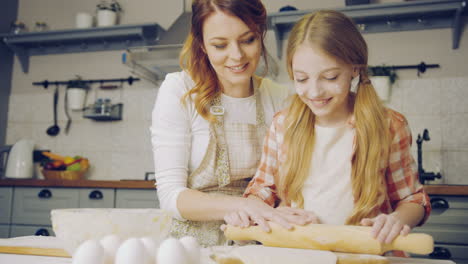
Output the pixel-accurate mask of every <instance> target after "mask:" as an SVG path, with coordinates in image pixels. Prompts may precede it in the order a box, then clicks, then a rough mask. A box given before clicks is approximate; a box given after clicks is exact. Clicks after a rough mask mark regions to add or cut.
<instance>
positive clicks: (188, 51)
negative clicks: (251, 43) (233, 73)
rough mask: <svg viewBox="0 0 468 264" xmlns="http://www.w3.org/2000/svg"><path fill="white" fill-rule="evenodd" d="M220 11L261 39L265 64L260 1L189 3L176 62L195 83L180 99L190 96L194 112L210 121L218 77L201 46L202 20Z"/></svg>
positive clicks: (203, 0) (204, 0) (263, 17)
mask: <svg viewBox="0 0 468 264" xmlns="http://www.w3.org/2000/svg"><path fill="white" fill-rule="evenodd" d="M216 11H221V12H224V13H226V14H229V15H232V16H235V17H238V18H239V19H240V20H242V21H243V22H244V23H245V24H246V25H247V26H248V27H249V28H250V30H252V31H253V32H254V33H256V34H257V35H258V36H259V37H260V40H261V45H262V51H263V59H264V60H265V64H266V50H265V44H264V42H263V40H264V38H265V34H266V30H267V25H266V17H267V14H266V10H265V7H264V6H263V4H262V2H261V1H260V0H194V1H193V2H192V25H191V30H190V33H189V36H188V37H187V40H186V41H185V44H184V47H183V48H182V52H181V55H180V65H181V67H182V69H183V70H185V71H187V72H188V74H189V75H190V77H191V78H192V80H193V81H194V82H195V86H194V87H193V88H192V89H191V90H190V91H188V92H187V93H186V94H185V96H184V97H183V98H182V102H184V103H185V101H186V99H187V97H191V96H192V95H195V97H194V103H195V108H196V109H197V112H198V113H199V114H200V115H201V116H202V117H203V118H205V119H207V120H209V121H214V118H213V116H212V115H211V114H210V112H209V110H208V109H209V106H210V105H211V102H212V100H213V98H214V97H215V96H217V95H218V94H219V93H220V90H219V85H218V77H217V75H216V72H215V71H214V69H213V68H212V67H211V64H210V61H209V59H208V55H207V54H206V53H205V51H204V49H203V23H204V22H205V20H206V19H207V18H208V17H209V16H210V15H211V14H213V13H214V12H216Z"/></svg>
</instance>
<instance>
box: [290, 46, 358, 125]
mask: <svg viewBox="0 0 468 264" xmlns="http://www.w3.org/2000/svg"><path fill="white" fill-rule="evenodd" d="M292 70H293V74H294V87H295V88H296V92H297V94H298V95H299V97H300V98H301V99H302V101H303V102H304V103H305V104H307V106H309V108H310V109H311V110H312V112H313V113H314V114H315V116H316V122H317V124H319V125H322V126H335V125H339V124H342V122H346V120H347V119H348V117H349V115H350V113H351V109H350V108H349V104H348V96H349V93H350V86H351V80H352V78H353V77H356V76H357V75H358V72H357V70H355V69H353V66H352V65H348V64H344V63H342V62H340V61H338V60H337V59H335V58H333V57H331V56H329V55H327V54H326V53H325V52H323V51H322V49H319V48H316V47H314V46H312V45H308V44H301V45H300V46H299V47H298V48H297V50H296V53H295V54H294V55H293V58H292Z"/></svg>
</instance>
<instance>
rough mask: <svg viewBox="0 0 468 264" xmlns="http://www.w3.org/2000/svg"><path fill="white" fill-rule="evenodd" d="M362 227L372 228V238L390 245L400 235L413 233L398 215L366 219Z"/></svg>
mask: <svg viewBox="0 0 468 264" xmlns="http://www.w3.org/2000/svg"><path fill="white" fill-rule="evenodd" d="M361 225H363V226H372V231H371V234H372V237H374V238H375V239H377V240H378V241H379V242H380V243H385V244H390V243H392V241H393V240H394V239H395V238H396V237H397V236H398V235H402V236H406V235H407V234H409V232H410V231H411V227H410V226H409V225H407V224H405V223H403V222H402V221H401V220H400V218H399V217H398V214H397V213H392V214H380V215H378V216H376V217H374V218H364V219H362V220H361Z"/></svg>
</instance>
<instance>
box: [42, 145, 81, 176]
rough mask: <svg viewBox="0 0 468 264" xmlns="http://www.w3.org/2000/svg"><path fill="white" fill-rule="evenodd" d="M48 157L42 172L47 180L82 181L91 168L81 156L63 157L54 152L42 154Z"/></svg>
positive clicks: (43, 164) (43, 163)
mask: <svg viewBox="0 0 468 264" xmlns="http://www.w3.org/2000/svg"><path fill="white" fill-rule="evenodd" d="M42 154H43V155H44V156H46V157H47V159H45V160H44V161H43V162H42V168H41V172H42V175H44V178H45V179H46V180H82V179H84V177H85V174H86V172H87V171H88V168H89V161H88V159H87V158H84V157H81V156H74V157H71V156H61V155H58V154H55V153H52V152H42Z"/></svg>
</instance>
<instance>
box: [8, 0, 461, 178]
mask: <svg viewBox="0 0 468 264" xmlns="http://www.w3.org/2000/svg"><path fill="white" fill-rule="evenodd" d="M381 1H382V2H388V1H390V0H388V1H385V0H381ZM97 2H98V1H97V0H95V1H93V0H83V1H72V0H61V1H59V0H42V1H37V0H19V13H18V18H19V19H20V20H22V21H24V22H25V23H26V24H27V25H33V23H34V22H35V21H38V20H40V21H45V22H47V23H48V24H49V25H50V27H51V28H53V29H60V28H72V27H74V15H75V13H76V12H79V11H87V12H92V11H94V8H95V5H96V4H97ZM119 2H120V3H121V4H122V6H123V8H124V10H125V13H124V14H123V17H122V24H133V23H145V22H154V21H155V22H158V23H160V24H161V25H162V26H163V27H166V28H167V27H168V26H169V25H170V24H171V23H172V21H174V20H175V18H176V17H177V16H178V15H179V14H180V13H181V12H182V10H183V8H184V6H185V8H186V9H187V8H189V5H190V3H189V2H190V1H186V2H185V4H184V3H183V2H182V1H178V2H180V3H174V2H173V1H167V0H166V1H165V0H140V1H130V0H127V1H119ZM392 2H395V1H392ZM264 3H265V6H266V7H267V9H268V12H276V11H277V10H278V9H279V8H280V7H282V6H284V5H287V4H289V5H293V6H296V7H297V8H299V9H316V8H327V7H328V8H331V7H338V6H344V0H328V1H325V0H321V1H308V0H296V1H293V0H289V1H285V0H265V1H264ZM365 38H366V40H367V41H368V44H369V52H370V58H369V60H370V61H369V62H370V64H371V65H379V64H386V65H406V64H418V63H420V62H421V61H424V62H426V63H431V64H432V63H438V64H440V65H441V68H440V69H429V70H428V71H427V72H426V73H425V74H423V75H422V76H420V77H418V76H417V75H416V71H415V70H406V71H399V72H398V75H399V77H400V78H399V80H398V81H397V82H396V83H395V84H394V85H393V87H392V90H391V98H390V100H389V101H388V105H389V106H390V107H392V108H394V109H396V110H398V111H400V112H402V113H403V114H405V115H406V116H407V118H408V120H409V122H410V125H411V128H412V130H413V135H414V139H416V138H417V134H418V133H422V131H423V129H424V128H428V129H429V132H430V136H431V141H429V142H424V144H423V150H424V167H425V169H426V171H433V170H440V171H441V173H442V175H443V176H444V179H443V181H442V182H445V183H450V184H468V175H467V173H466V171H468V163H467V162H466V160H468V137H466V136H464V132H465V131H467V130H468V122H467V121H468V106H466V105H467V104H466V102H465V97H466V96H468V77H466V76H468V75H467V73H468V71H467V70H466V67H465V65H466V63H465V61H466V58H468V45H467V41H468V39H467V38H468V37H467V36H466V32H465V33H464V35H462V40H461V42H460V48H459V49H457V50H452V49H451V46H452V43H451V38H452V37H451V30H450V29H440V30H427V31H411V32H400V33H379V34H366V35H365ZM267 47H268V49H269V50H270V52H271V53H272V55H274V56H276V44H275V40H274V34H273V32H272V31H271V32H269V33H268V35H267ZM283 54H284V52H283ZM120 56H121V52H119V51H109V52H93V53H79V54H65V55H49V56H34V57H31V61H30V69H29V73H28V74H24V73H23V72H22V71H21V69H20V65H19V63H18V61H17V60H16V59H15V62H14V72H13V81H12V91H11V98H10V108H9V114H8V129H7V144H12V143H14V142H16V141H17V140H18V139H20V138H25V137H27V138H32V139H34V140H35V141H36V144H37V145H38V147H41V148H48V149H51V150H53V151H55V152H58V153H61V154H65V155H75V154H81V155H84V156H86V157H88V158H89V159H90V160H91V163H92V165H93V166H92V168H91V171H90V174H89V178H91V179H102V180H110V179H143V176H144V172H146V171H153V170H154V169H153V164H152V153H151V146H150V139H149V129H148V128H149V126H150V118H151V109H152V107H153V104H154V100H155V98H156V96H157V87H156V86H155V85H153V84H152V83H150V82H147V81H141V82H137V83H135V84H134V85H132V86H129V85H124V87H123V89H119V90H117V91H111V92H108V91H107V92H105V91H102V90H99V89H96V88H97V86H94V87H93V89H92V91H91V92H90V94H89V96H88V102H89V103H91V102H93V101H94V99H95V98H97V97H109V98H112V100H113V101H114V102H117V101H121V102H123V104H124V116H123V121H119V122H111V123H106V122H95V121H92V120H89V119H83V118H82V117H81V113H79V112H77V113H72V118H73V123H72V128H71V130H70V133H69V134H68V135H65V134H64V133H63V132H61V133H60V134H59V135H58V136H57V137H55V138H52V137H49V136H47V135H46V133H45V131H46V129H47V128H48V127H49V126H50V125H51V124H52V91H53V89H47V90H45V89H43V88H41V87H37V86H32V85H31V83H32V82H33V81H42V80H44V79H48V80H67V79H70V78H73V77H74V76H75V74H79V75H81V76H83V77H85V78H90V79H94V78H119V77H126V76H129V75H130V74H131V72H130V69H129V68H127V67H126V66H124V65H122V64H121V60H120ZM278 64H279V65H280V68H281V71H280V74H279V76H278V77H277V81H278V82H280V83H284V84H285V85H287V86H290V83H289V80H288V77H287V74H286V72H285V70H284V61H281V60H279V61H278ZM60 92H61V94H60V104H59V125H60V126H61V127H62V128H63V127H64V125H65V120H66V119H65V115H64V111H63V92H64V89H62V90H61V91H60ZM413 149H414V154H416V144H414V148H413ZM415 157H416V156H415Z"/></svg>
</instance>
